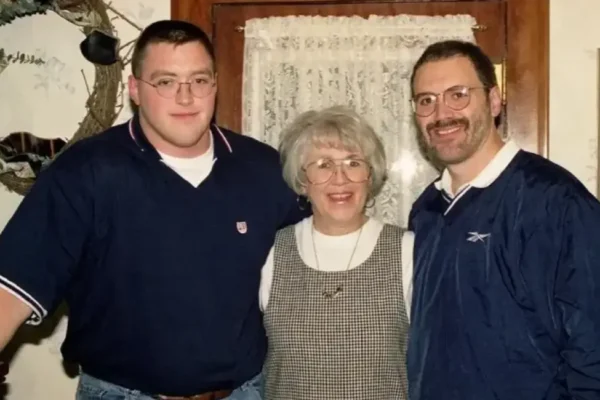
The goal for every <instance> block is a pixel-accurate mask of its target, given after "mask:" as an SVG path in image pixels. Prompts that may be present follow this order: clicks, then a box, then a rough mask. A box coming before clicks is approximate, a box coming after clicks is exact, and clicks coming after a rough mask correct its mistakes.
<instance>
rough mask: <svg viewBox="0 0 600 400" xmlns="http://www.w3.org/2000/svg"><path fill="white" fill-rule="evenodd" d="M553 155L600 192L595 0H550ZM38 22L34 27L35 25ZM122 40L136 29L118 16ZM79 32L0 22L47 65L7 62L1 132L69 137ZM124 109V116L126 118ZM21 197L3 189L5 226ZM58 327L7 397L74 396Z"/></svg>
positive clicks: (8, 36) (139, 5) (89, 71)
mask: <svg viewBox="0 0 600 400" xmlns="http://www.w3.org/2000/svg"><path fill="white" fill-rule="evenodd" d="M113 4H114V6H115V7H116V8H117V9H119V10H120V11H122V12H124V13H125V14H126V15H127V16H128V17H130V18H132V19H133V20H134V21H136V22H137V23H138V24H139V25H142V26H143V25H146V24H148V23H149V22H151V21H153V20H157V19H163V18H168V17H169V1H168V0H145V1H142V0H115V1H114V2H113ZM550 5H551V6H550V158H551V159H552V160H554V161H556V162H557V163H559V164H561V165H563V166H564V167H566V168H567V169H569V170H570V171H572V172H573V173H574V174H575V175H576V176H577V177H578V178H580V179H581V180H582V181H583V182H584V183H585V184H586V185H587V187H588V188H589V189H590V190H591V191H592V192H594V193H596V181H597V178H596V175H597V168H596V164H597V161H596V154H597V150H596V149H597V135H598V113H597V109H598V103H597V97H598V80H597V75H598V73H597V63H598V61H597V55H596V54H597V53H596V49H597V48H600V24H599V23H598V22H597V20H598V18H599V17H600V2H599V1H598V0H569V1H565V0H550ZM34 23H35V29H34V25H33V24H34ZM115 24H116V25H117V29H118V31H119V36H120V38H121V39H122V43H125V42H127V41H128V39H129V38H133V37H135V35H137V31H135V30H134V29H133V28H131V27H130V26H129V25H127V24H126V23H123V22H122V21H116V22H115ZM82 39H83V37H82V35H81V33H79V31H78V30H77V29H76V28H75V27H74V26H72V25H70V24H69V23H67V22H65V21H64V20H62V19H61V18H59V17H58V16H56V15H55V14H52V13H50V14H48V15H45V16H43V15H42V16H33V17H29V18H25V19H21V20H18V21H16V22H14V23H12V24H11V25H8V26H4V27H1V28H0V43H2V46H5V49H6V50H7V51H8V52H17V51H21V52H26V53H33V54H38V55H40V56H41V57H42V58H44V59H45V60H46V61H47V63H46V65H44V66H41V67H36V66H21V65H19V66H10V67H9V68H8V69H7V70H5V71H4V73H2V75H0V136H5V135H7V134H9V133H11V132H15V131H28V132H32V133H34V134H35V135H38V136H42V137H68V136H70V135H71V134H72V133H73V132H74V131H75V129H76V127H77V123H78V122H79V121H80V119H81V117H82V116H83V115H84V113H85V109H84V108H83V103H84V101H85V99H86V98H87V93H86V89H85V85H84V83H83V79H82V77H81V72H80V70H81V69H83V70H84V71H85V73H86V76H87V77H88V79H90V77H92V76H93V68H92V67H91V65H90V64H89V63H88V62H86V61H85V60H84V59H83V58H82V56H81V55H80V53H79V49H78V45H79V42H80V41H81V40H82ZM128 115H129V114H128V113H127V112H126V113H124V114H123V115H122V116H121V118H120V120H123V119H125V118H127V117H128ZM19 201H20V197H19V196H17V195H15V194H12V193H9V192H8V191H6V190H5V189H4V188H3V187H0V229H1V228H2V227H3V226H4V225H5V224H6V221H7V220H8V219H9V218H10V216H11V215H12V213H13V212H14V210H15V208H16V207H17V205H18V203H19ZM62 336H63V333H62V329H61V328H60V327H59V329H58V330H57V333H56V334H55V335H54V336H53V337H51V338H50V339H47V340H44V341H42V343H41V344H37V345H33V344H27V345H25V346H23V347H22V348H21V349H20V351H19V352H18V353H17V355H16V357H15V359H14V361H13V364H12V365H11V374H10V376H9V378H10V382H11V388H12V389H11V390H12V391H11V393H10V394H9V396H8V397H7V398H8V399H9V400H31V399H70V398H73V391H74V388H75V381H74V380H72V379H69V378H67V377H66V375H64V373H63V371H62V368H61V362H60V355H59V353H58V344H59V343H60V340H61V338H62Z"/></svg>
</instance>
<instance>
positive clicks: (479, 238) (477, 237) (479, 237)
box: [467, 232, 491, 243]
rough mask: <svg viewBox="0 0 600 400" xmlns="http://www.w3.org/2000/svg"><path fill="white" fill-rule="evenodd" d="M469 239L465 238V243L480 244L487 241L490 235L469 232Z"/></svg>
mask: <svg viewBox="0 0 600 400" xmlns="http://www.w3.org/2000/svg"><path fill="white" fill-rule="evenodd" d="M469 235H470V236H469V237H468V238H467V241H469V242H473V243H475V242H481V243H485V239H487V238H488V237H490V236H491V234H490V233H479V232H469Z"/></svg>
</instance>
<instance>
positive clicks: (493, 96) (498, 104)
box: [488, 86, 502, 118]
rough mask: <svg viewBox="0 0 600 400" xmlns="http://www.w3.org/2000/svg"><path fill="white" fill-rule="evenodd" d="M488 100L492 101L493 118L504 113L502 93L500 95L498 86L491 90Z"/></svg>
mask: <svg viewBox="0 0 600 400" xmlns="http://www.w3.org/2000/svg"><path fill="white" fill-rule="evenodd" d="M488 99H489V101H490V110H491V112H492V116H493V117H494V118H496V117H497V116H498V115H500V113H501V112H502V93H500V88H499V87H498V86H494V87H493V88H491V89H490V93H489V94H488Z"/></svg>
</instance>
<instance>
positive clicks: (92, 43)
mask: <svg viewBox="0 0 600 400" xmlns="http://www.w3.org/2000/svg"><path fill="white" fill-rule="evenodd" d="M108 10H111V11H113V12H115V13H117V15H118V16H119V17H121V18H123V19H125V17H124V16H123V15H120V14H119V13H118V12H117V11H116V10H114V9H113V8H112V7H111V6H109V5H107V4H106V3H104V2H103V1H102V0H37V1H36V0H0V27H1V26H2V25H5V24H9V23H10V22H12V21H13V20H14V19H16V18H22V17H26V16H29V15H34V14H45V13H46V12H48V11H52V12H55V13H57V14H58V15H59V16H61V17H62V18H63V19H65V20H66V21H68V22H70V23H72V24H74V25H76V26H78V27H80V28H81V30H82V33H83V34H84V35H85V39H84V40H83V41H82V42H81V43H80V50H81V53H82V55H83V56H84V57H85V58H86V60H88V61H90V62H92V63H94V65H95V80H94V85H93V87H92V88H89V87H88V93H89V97H88V99H87V101H86V109H87V113H86V115H85V116H84V117H83V119H82V120H81V122H80V123H79V127H78V129H77V130H76V131H75V133H74V134H73V136H72V138H71V139H70V140H68V141H67V142H64V141H61V140H60V139H58V140H54V139H52V140H46V139H40V138H36V137H35V136H33V135H31V134H27V133H20V132H19V133H12V134H11V135H8V137H6V138H4V139H3V140H1V141H0V183H2V184H4V185H5V186H6V187H7V188H8V189H9V190H10V191H13V192H16V193H18V194H21V195H25V194H26V193H27V192H28V191H29V189H30V188H31V186H32V185H33V183H34V182H35V176H37V174H38V173H39V172H40V170H41V169H43V168H45V167H46V166H47V165H48V164H49V163H50V162H52V160H53V159H54V158H55V157H58V156H60V154H61V153H62V152H63V151H64V150H65V149H67V148H69V146H71V145H72V144H73V143H75V142H77V141H79V140H81V139H84V138H86V137H90V136H93V135H95V134H97V133H99V132H102V131H103V130H105V129H108V128H109V127H111V126H112V125H113V123H114V121H115V119H116V118H117V115H118V114H119V111H120V108H122V104H120V105H119V104H118V98H119V96H122V95H123V84H122V81H121V77H122V71H123V68H124V66H125V65H126V63H125V62H123V61H122V60H120V59H119V40H118V38H116V36H115V28H114V26H113V24H112V22H111V19H110V18H109V16H108V14H107V11H108ZM127 22H129V23H131V24H132V25H134V26H135V24H133V23H132V22H131V21H129V20H127ZM135 27H136V28H138V27H137V26H135ZM138 29H139V28H138ZM43 62H44V61H43V60H40V59H37V58H35V57H32V56H29V55H24V54H20V53H18V54H16V55H12V54H11V55H8V54H6V53H5V52H4V50H3V49H0V72H1V71H2V70H4V68H7V67H8V65H9V64H11V63H30V64H42V63H43ZM83 78H84V79H85V76H84V77H83ZM86 86H87V81H86ZM27 143H29V144H31V143H33V145H30V146H27V145H26V144H27ZM11 163H13V164H11ZM15 165H19V166H21V165H27V168H28V173H27V174H23V171H22V170H20V167H19V168H14V166H15ZM9 167H10V168H9ZM32 171H33V177H32V176H31V172H32ZM24 175H25V176H24Z"/></svg>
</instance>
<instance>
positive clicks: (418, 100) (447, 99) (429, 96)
mask: <svg viewBox="0 0 600 400" xmlns="http://www.w3.org/2000/svg"><path fill="white" fill-rule="evenodd" d="M475 89H486V88H485V87H484V86H452V87H451V88H448V89H446V90H444V91H443V92H441V93H417V94H416V95H415V96H414V97H413V98H412V100H411V104H412V109H413V111H414V113H415V114H417V115H418V116H419V117H428V116H430V115H431V114H433V113H434V112H435V109H436V107H437V106H438V100H439V97H440V96H442V99H443V101H444V104H445V105H446V106H448V107H449V108H451V109H453V110H454V111H460V110H462V109H464V108H466V107H467V106H468V105H469V103H470V102H471V91H472V90H475Z"/></svg>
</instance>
